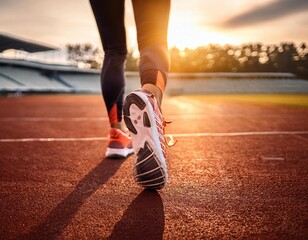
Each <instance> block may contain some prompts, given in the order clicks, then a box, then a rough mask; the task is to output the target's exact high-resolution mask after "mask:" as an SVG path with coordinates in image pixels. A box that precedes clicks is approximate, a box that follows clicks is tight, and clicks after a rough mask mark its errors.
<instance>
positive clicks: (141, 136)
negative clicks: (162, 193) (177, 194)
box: [123, 92, 168, 189]
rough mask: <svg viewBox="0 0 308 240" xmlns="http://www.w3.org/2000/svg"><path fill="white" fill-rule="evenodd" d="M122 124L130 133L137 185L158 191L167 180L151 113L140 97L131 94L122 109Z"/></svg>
mask: <svg viewBox="0 0 308 240" xmlns="http://www.w3.org/2000/svg"><path fill="white" fill-rule="evenodd" d="M123 113H124V121H125V124H126V127H127V128H128V130H129V131H130V132H131V138H132V144H133V149H134V152H135V153H136V155H137V160H136V163H135V166H134V175H135V180H136V182H137V184H139V185H140V186H142V187H144V188H147V189H161V188H163V187H164V186H165V184H166V182H167V178H168V174H167V166H166V159H165V157H164V155H163V152H162V149H161V145H160V141H159V133H158V131H157V127H156V120H155V116H154V110H153V107H152V105H151V103H150V102H149V100H148V99H147V96H145V95H144V94H143V93H138V92H135V93H131V94H129V95H128V96H127V97H126V99H125V102H124V106H123Z"/></svg>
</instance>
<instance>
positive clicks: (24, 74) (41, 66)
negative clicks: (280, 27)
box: [0, 58, 308, 95]
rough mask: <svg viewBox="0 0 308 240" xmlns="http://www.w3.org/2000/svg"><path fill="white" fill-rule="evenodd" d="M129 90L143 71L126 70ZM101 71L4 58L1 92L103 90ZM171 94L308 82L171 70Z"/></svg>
mask: <svg viewBox="0 0 308 240" xmlns="http://www.w3.org/2000/svg"><path fill="white" fill-rule="evenodd" d="M126 79H127V81H126V92H130V91H133V90H134V89H136V88H138V87H139V74H138V73H137V72H126ZM100 91H101V87H100V71H98V70H92V69H80V68H78V67H75V66H68V65H56V64H45V63H39V62H31V61H26V60H20V59H3V58H0V93H4V94H5V93H11V92H36V93H39V92H50V93H53V92H57V93H100ZM166 92H167V94H169V95H181V94H211V93H308V81H307V80H303V79H298V78H296V76H295V75H294V74H291V73H170V75H169V80H168V85H167V89H166Z"/></svg>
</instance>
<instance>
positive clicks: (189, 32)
mask: <svg viewBox="0 0 308 240" xmlns="http://www.w3.org/2000/svg"><path fill="white" fill-rule="evenodd" d="M168 42H169V47H173V46H175V47H177V48H179V49H181V50H183V49H185V48H191V49H194V48H197V47H199V46H204V45H208V44H211V43H212V44H220V45H224V44H238V40H237V39H234V38H232V37H230V36H228V35H226V34H224V33H219V32H216V31H213V30H210V29H205V28H202V27H198V26H197V25H195V24H193V23H192V24H189V23H185V24H183V23H179V22H178V23H171V24H170V26H169V34H168Z"/></svg>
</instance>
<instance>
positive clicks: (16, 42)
mask: <svg viewBox="0 0 308 240" xmlns="http://www.w3.org/2000/svg"><path fill="white" fill-rule="evenodd" d="M8 49H16V50H23V51H26V52H29V53H34V52H45V51H51V50H56V49H57V48H55V47H52V46H47V45H44V44H40V43H35V42H32V41H27V40H23V39H20V38H17V37H13V36H9V35H6V34H2V33H0V52H3V51H5V50H8Z"/></svg>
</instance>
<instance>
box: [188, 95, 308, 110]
mask: <svg viewBox="0 0 308 240" xmlns="http://www.w3.org/2000/svg"><path fill="white" fill-rule="evenodd" d="M189 97H190V98H192V99H202V100H203V99H204V101H234V102H243V103H253V104H265V105H268V104H270V105H273V104H274V105H284V106H296V107H305V108H307V107H308V94H224V95H195V96H189Z"/></svg>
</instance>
